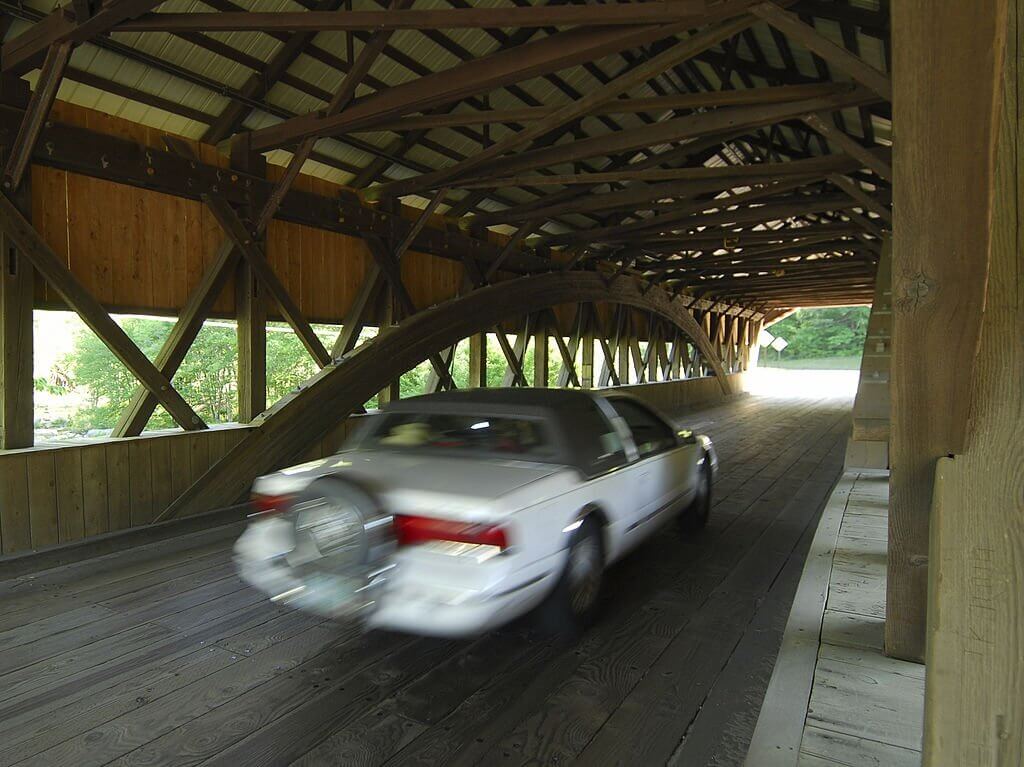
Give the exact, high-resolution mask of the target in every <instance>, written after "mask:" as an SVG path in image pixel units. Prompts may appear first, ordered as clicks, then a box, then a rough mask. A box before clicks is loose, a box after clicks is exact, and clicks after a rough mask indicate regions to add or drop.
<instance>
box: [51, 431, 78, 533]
mask: <svg viewBox="0 0 1024 767" xmlns="http://www.w3.org/2000/svg"><path fill="white" fill-rule="evenodd" d="M53 465H54V472H55V474H56V478H57V533H58V539H59V540H60V542H61V543H67V542H68V541H77V540H81V539H82V538H84V537H85V509H84V507H83V502H82V451H81V450H79V449H77V448H65V449H63V450H55V451H54V455H53Z"/></svg>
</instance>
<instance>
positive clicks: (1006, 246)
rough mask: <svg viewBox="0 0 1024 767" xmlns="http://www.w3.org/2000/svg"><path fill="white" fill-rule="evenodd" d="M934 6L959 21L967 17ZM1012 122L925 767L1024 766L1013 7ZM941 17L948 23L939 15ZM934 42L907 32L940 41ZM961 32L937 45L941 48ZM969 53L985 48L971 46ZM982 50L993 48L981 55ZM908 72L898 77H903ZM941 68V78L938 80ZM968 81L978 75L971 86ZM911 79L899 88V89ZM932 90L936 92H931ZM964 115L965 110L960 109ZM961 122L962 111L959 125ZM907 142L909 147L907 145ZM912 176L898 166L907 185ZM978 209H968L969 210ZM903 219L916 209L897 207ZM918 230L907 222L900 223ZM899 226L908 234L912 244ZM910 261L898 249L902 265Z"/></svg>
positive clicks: (940, 567) (932, 591) (1022, 377)
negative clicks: (907, 210) (906, 212)
mask: <svg viewBox="0 0 1024 767" xmlns="http://www.w3.org/2000/svg"><path fill="white" fill-rule="evenodd" d="M908 5H909V7H908V8H907V9H905V10H902V9H901V10H897V8H896V6H895V5H894V6H893V12H894V14H895V16H894V20H895V21H896V22H902V23H913V22H910V21H909V19H910V17H911V16H912V14H913V10H914V6H917V7H918V8H921V7H923V4H918V3H914V2H912V3H909V4H908ZM954 5H955V4H954V3H940V4H939V7H934V6H931V7H932V10H933V11H934V12H936V13H940V14H943V16H942V17H943V18H948V19H949V24H950V25H951V27H953V28H955V27H956V26H958V25H957V20H958V14H959V15H960V18H964V21H962V22H961V26H962V24H965V23H967V22H966V18H965V17H964V16H963V12H965V11H968V9H966V8H959V7H954ZM994 5H998V3H990V2H984V3H979V4H977V5H975V4H972V6H971V8H970V9H969V11H970V14H971V16H972V19H973V22H972V23H973V24H974V25H976V26H974V27H972V29H971V33H970V34H969V35H968V38H969V39H968V41H964V42H970V41H971V39H973V38H974V37H975V34H974V33H975V30H977V34H978V37H979V38H980V39H979V40H978V44H980V45H984V40H985V35H986V34H988V35H991V34H992V32H993V29H992V26H993V24H995V25H998V27H1003V25H1004V22H1003V21H1002V20H1001V19H1000V18H999V17H998V16H996V17H995V18H992V14H993V6H994ZM1009 5H1010V18H1009V23H1008V24H1007V25H1006V26H1008V28H1009V39H1008V40H1007V50H1006V57H1005V62H1006V63H1005V68H1006V75H1005V79H1004V81H1003V103H1002V118H1001V120H1000V125H999V128H1000V133H999V148H998V152H997V155H996V163H995V179H994V181H995V190H994V192H995V194H994V200H993V202H994V208H993V216H992V229H991V231H992V250H991V256H990V265H989V278H988V289H987V292H986V298H985V313H984V317H983V318H982V325H981V335H980V339H979V340H980V345H979V347H978V356H977V361H976V363H975V364H973V365H971V366H970V367H968V368H966V369H963V368H955V369H954V370H953V371H951V372H954V373H956V374H958V375H960V376H963V377H964V378H966V379H967V383H968V384H969V385H970V388H969V391H970V392H971V395H972V398H971V403H970V404H971V424H972V428H971V433H970V438H969V440H968V441H967V444H966V445H965V446H964V448H963V449H962V450H958V451H957V453H956V455H954V456H953V457H941V458H939V459H938V465H937V468H936V474H935V485H934V498H933V503H932V508H931V540H930V546H929V557H930V563H929V567H928V581H929V583H928V642H927V661H926V669H927V675H926V678H925V701H924V739H923V764H924V766H925V767H945V766H946V765H958V766H959V765H984V766H985V767H989V766H990V765H991V767H1002V766H1003V765H1006V766H1007V767H1009V765H1020V764H1024V676H1022V673H1024V668H1022V664H1021V657H1022V656H1024V580H1022V575H1024V571H1022V569H1021V565H1022V562H1024V558H1022V553H1024V528H1022V526H1021V519H1022V514H1021V512H1022V494H1021V490H1022V486H1021V467H1022V466H1024V440H1022V439H1021V435H1022V434H1024V344H1022V342H1021V339H1022V338H1024V292H1022V290H1021V275H1024V250H1022V249H1021V247H1020V233H1021V232H1022V231H1024V211H1022V209H1021V205H1020V200H1021V199H1022V198H1021V195H1022V194H1024V171H1022V168H1021V165H1020V157H1021V154H1020V148H1021V146H1024V119H1022V117H1021V112H1020V107H1021V104H1020V101H1019V98H1020V97H1019V93H1020V88H1021V85H1022V84H1024V66H1022V64H1021V56H1022V55H1024V3H1022V2H1021V1H1020V0H1013V1H1012V2H1010V4H1009ZM935 21H938V18H936V19H935ZM931 26H933V24H931V23H929V24H925V25H924V28H923V29H921V31H920V33H918V32H917V31H916V30H913V31H911V30H905V31H904V32H903V34H908V33H909V34H913V35H914V37H918V36H920V37H922V38H923V39H922V42H928V41H929V40H930V38H929V37H927V36H926V35H928V31H929V28H930V27H931ZM953 35H954V32H953V29H951V30H950V35H949V36H943V38H942V39H940V40H934V41H933V42H932V43H931V44H932V46H934V47H933V49H934V50H941V46H942V45H943V44H945V42H946V41H947V40H952V39H959V40H960V41H963V36H962V35H958V36H956V38H954V36H953ZM965 50H966V51H973V50H976V49H975V48H974V47H973V46H968V47H967V48H966V49H965ZM977 53H978V54H979V55H983V54H987V51H977ZM898 71H899V69H897V72H898ZM940 77H941V74H940V73H936V82H941V80H940V79H939V78H940ZM967 77H968V73H966V72H965V73H964V78H965V79H966V78H967ZM900 88H901V83H900V82H899V81H897V91H898V92H902V91H900ZM922 95H923V94H922ZM954 114H958V113H954ZM953 116H954V115H953V114H951V115H950V117H953ZM900 140H901V141H902V140H903V139H902V138H901V139H900ZM900 172H901V168H900V165H899V163H897V178H902V176H901V175H900ZM966 213H967V211H965V214H966ZM897 215H900V216H902V210H901V209H900V208H897ZM904 225H905V223H904V222H903V221H902V219H901V221H900V226H899V228H902V227H903V226H904ZM899 228H897V229H896V230H895V232H894V233H895V235H896V237H902V236H903V235H902V234H900V231H899ZM895 256H896V254H895V252H894V257H895Z"/></svg>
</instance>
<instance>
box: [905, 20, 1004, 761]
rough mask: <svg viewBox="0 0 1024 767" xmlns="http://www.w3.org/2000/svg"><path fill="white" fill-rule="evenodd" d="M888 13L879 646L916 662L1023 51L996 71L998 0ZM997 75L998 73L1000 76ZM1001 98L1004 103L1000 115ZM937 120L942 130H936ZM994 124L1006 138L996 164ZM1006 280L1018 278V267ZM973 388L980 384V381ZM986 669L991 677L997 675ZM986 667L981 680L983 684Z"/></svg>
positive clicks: (985, 480)
mask: <svg viewBox="0 0 1024 767" xmlns="http://www.w3.org/2000/svg"><path fill="white" fill-rule="evenodd" d="M1016 6H1017V3H1016V1H1015V2H1014V7H1015V8H1016ZM926 7H927V10H926ZM893 13H894V23H893V35H894V40H893V56H894V60H893V71H894V72H895V73H896V82H895V93H896V96H895V99H894V104H893V121H894V123H896V124H898V125H899V143H898V144H897V145H896V147H895V149H896V151H895V154H894V158H893V159H894V162H895V166H894V170H895V171H896V178H895V182H894V184H893V194H894V199H893V208H894V210H895V211H897V215H898V225H897V226H895V227H894V228H893V244H892V267H893V296H892V297H893V355H892V392H893V409H892V413H893V419H892V447H891V451H890V464H891V477H890V486H891V496H890V497H891V503H890V511H889V534H890V540H889V559H888V563H889V571H888V586H887V595H886V596H887V599H886V626H885V628H886V631H885V647H886V652H887V653H888V654H890V655H893V656H895V657H898V658H905V659H909V660H918V661H921V660H923V659H924V653H925V645H926V631H925V620H926V604H927V591H928V589H927V584H928V569H929V517H930V512H931V505H932V487H933V483H934V477H935V466H936V461H937V460H938V459H939V458H940V457H942V456H948V455H956V454H960V453H963V452H964V451H965V450H967V449H969V448H970V447H971V445H972V440H971V417H972V414H973V413H974V406H973V399H974V398H973V389H972V386H973V382H972V378H976V377H977V375H976V374H977V372H978V371H979V367H978V359H977V357H978V348H979V341H980V338H981V328H982V325H983V318H984V317H986V316H988V311H989V310H988V308H987V307H986V296H987V286H988V276H989V260H990V252H991V250H992V246H993V242H994V240H993V211H994V208H995V206H994V201H995V199H996V195H995V189H996V179H997V178H998V179H1002V180H1003V181H1004V183H1005V184H1006V185H1007V186H1005V187H1001V188H1000V197H999V204H1000V205H1005V206H1007V207H1006V208H1003V209H1002V214H1001V215H1002V216H1004V217H1002V218H1000V228H999V229H998V230H996V231H997V236H998V238H999V239H998V242H999V243H1000V247H1008V248H1012V249H1013V250H1014V252H1016V248H1017V247H1018V242H1017V239H1016V238H1017V231H1018V220H1017V213H1016V210H1017V208H1016V206H1017V200H1018V184H1017V180H1016V174H1017V173H1018V172H1019V170H1018V165H1017V157H1018V151H1019V150H1018V144H1017V140H1018V139H1019V137H1020V133H1019V127H1018V125H1017V115H1018V114H1019V108H1018V104H1017V102H1016V99H1015V96H1016V93H1017V91H1018V88H1019V85H1020V79H1019V76H1018V75H1017V61H1018V57H1019V55H1020V51H1019V31H1018V32H1017V35H1016V39H1015V40H1014V43H1013V45H1014V48H1013V49H1012V50H1013V51H1014V53H1013V55H1011V56H1007V57H1006V58H1005V60H1006V62H1007V69H1005V70H1004V67H1003V62H1004V51H1005V48H1006V34H1007V29H1008V27H1009V24H1008V23H1007V19H1008V16H1007V2H1006V0H990V1H987V2H980V3H972V4H971V5H970V6H969V7H967V6H961V5H958V4H957V3H955V2H949V1H943V2H939V3H937V4H936V3H927V4H926V3H923V2H920V1H919V0H909V1H908V2H903V3H897V4H896V5H894V6H893ZM922 13H924V15H920V14H922ZM1018 14H1019V9H1018V10H1016V11H1015V13H1014V17H1013V19H1012V21H1013V23H1014V25H1015V26H1014V28H1015V29H1017V27H1016V24H1017V23H1019V22H1018V21H1017V16H1018ZM950 46H955V50H956V55H955V56H949V55H948V53H949V51H950V50H952V49H951V48H950ZM1004 72H1005V73H1007V75H1008V79H1007V81H1006V84H1005V85H1003V76H1004ZM1010 73H1012V74H1010ZM1004 94H1005V98H1007V99H1008V100H1007V101H1006V102H1005V103H1006V104H1007V107H1006V109H1007V111H1006V113H1005V118H1003V111H1002V110H1003V109H1004V107H1003V104H1004ZM1001 118H1002V126H1000V119H1001ZM937 125H942V126H943V129H942V130H936V126H937ZM1000 128H1002V133H1003V136H1004V137H1005V138H1006V143H1004V144H1002V147H1001V150H1000V158H1001V162H1000V163H999V164H998V165H997V163H996V146H997V139H998V137H999V133H1000ZM1006 174H1010V175H1009V176H1007V175H1006ZM1007 215H1008V216H1009V218H1006V217H1005V216H1007ZM1002 268H1008V267H1005V266H1004V267H1002ZM1016 279H1017V280H1018V282H1019V275H1018V276H1017V277H1016ZM1018 294H1019V286H1018ZM997 311H998V310H997ZM1002 364H1003V363H997V364H996V365H995V366H994V367H993V366H992V365H991V363H990V364H989V365H988V366H986V367H985V368H983V370H984V371H985V374H984V375H985V376H993V377H998V376H1000V375H1004V374H1003V373H1002V372H1001V371H1003V370H1008V368H1001V367H1000V365H1002ZM972 372H973V373H975V375H973V376H972ZM981 385H982V386H983V387H987V386H990V385H991V380H989V381H984V380H983V381H982V383H981ZM1002 391H1005V392H1006V394H1005V395H1004V396H1013V397H1016V398H1017V400H1018V402H1019V396H1020V392H1019V391H1017V392H1014V393H1013V394H1012V395H1011V394H1010V393H1009V390H1002ZM989 459H990V460H991V461H992V462H993V464H990V465H996V463H995V462H997V461H998V460H1000V458H999V457H997V456H996V455H992V456H990V457H989ZM972 480H973V481H974V482H975V483H976V486H977V488H978V489H979V492H983V491H984V489H985V487H986V486H987V485H990V484H991V483H994V482H996V481H998V480H997V479H996V477H995V475H992V476H991V477H989V475H988V474H987V473H986V474H983V475H980V476H978V477H974V478H972ZM965 520H966V517H965ZM965 534H966V528H965ZM999 545H1002V544H1001V543H1000V544H999ZM973 551H974V552H975V554H976V555H977V556H987V554H980V553H979V552H981V551H982V549H980V548H974V549H973ZM979 562H980V560H979ZM987 566H988V565H986V567H987ZM985 572H986V573H988V572H989V571H988V570H985ZM985 577H988V576H987V575H986V576H985ZM993 577H995V574H994V573H993ZM993 593H994V592H993ZM964 651H965V652H966V651H967V650H966V649H965V650H964ZM992 671H993V672H994V674H995V675H996V676H997V675H998V674H1000V673H1003V672H1000V671H997V670H995V669H992ZM996 676H993V677H991V678H992V680H993V681H995V680H996ZM981 682H982V680H980V679H979V680H972V682H971V684H972V685H973V684H976V683H981ZM972 689H973V688H972ZM977 689H978V690H979V693H978V694H976V695H972V696H971V698H970V700H965V701H964V705H965V706H969V707H980V706H982V705H984V703H983V697H984V695H987V694H988V691H987V690H986V691H985V692H981V691H982V690H983V689H984V687H979V688H977ZM957 694H958V695H959V694H962V693H957ZM1006 726H1010V727H1015V728H1016V731H1017V733H1018V734H1019V723H1018V722H1014V723H1013V724H1008V725H1006ZM996 730H998V726H997V725H994V724H991V723H990V724H989V727H988V729H987V730H986V731H985V733H972V734H971V736H970V739H969V740H965V741H963V742H961V743H959V744H958V745H957V748H958V749H961V748H968V747H970V748H973V744H974V743H975V742H978V741H977V740H976V739H977V738H985V739H986V740H987V741H988V743H989V744H990V747H991V749H992V750H991V751H989V752H988V753H991V754H993V755H994V754H995V753H996V751H997V750H998V751H1000V752H1003V753H1005V752H1004V751H1003V749H1004V748H1005V747H1006V744H1007V741H1004V740H1002V739H1001V738H1000V739H999V740H996V737H997V736H996ZM1019 744H1020V738H1019V737H1018V738H1017V743H1016V745H1017V747H1019ZM964 753H967V752H966V751H960V750H958V751H957V752H956V755H955V756H954V755H953V754H950V755H949V756H948V758H947V757H946V755H942V756H941V757H940V758H939V759H938V761H935V762H933V763H935V764H937V763H939V762H941V763H943V764H950V763H956V762H957V761H962V760H963V757H962V754H964ZM971 753H972V754H976V755H977V756H974V755H972V756H971V757H969V759H968V761H973V762H974V763H978V764H981V763H984V762H985V761H986V759H987V757H982V756H981V752H980V751H972V752H971ZM993 758H995V757H994V756H993ZM998 759H999V760H1003V757H1002V756H1000V757H999V758H998ZM1004 761H1005V760H1004ZM1009 761H1010V762H1012V761H1013V759H1009Z"/></svg>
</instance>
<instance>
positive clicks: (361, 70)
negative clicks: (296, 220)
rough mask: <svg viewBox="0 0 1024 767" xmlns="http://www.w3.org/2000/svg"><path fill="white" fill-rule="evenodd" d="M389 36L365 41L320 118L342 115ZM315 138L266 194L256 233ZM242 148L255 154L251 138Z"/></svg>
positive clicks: (406, 0)
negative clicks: (244, 147) (268, 193)
mask: <svg viewBox="0 0 1024 767" xmlns="http://www.w3.org/2000/svg"><path fill="white" fill-rule="evenodd" d="M410 5H412V0H392V4H391V7H392V9H393V10H396V11H402V12H404V11H405V10H406V9H407V8H408V7H409V6H410ZM391 34H392V33H391V32H390V31H386V30H382V31H380V32H377V33H376V34H375V35H373V37H371V38H370V39H369V41H367V43H366V44H365V45H364V46H363V48H362V50H360V51H359V56H358V58H356V60H355V62H354V63H353V64H352V67H351V69H349V72H348V74H347V75H346V76H345V79H344V80H342V81H341V85H340V86H339V87H338V90H337V91H335V93H334V96H333V97H332V98H331V100H330V103H328V105H327V108H326V109H325V110H324V111H323V112H322V113H321V114H322V115H323V117H324V118H330V117H334V116H336V115H338V114H341V113H342V112H344V111H345V110H346V109H347V108H348V107H349V105H350V104H351V103H352V100H353V99H354V98H355V96H356V89H357V88H358V87H359V85H360V83H362V81H363V80H364V79H365V78H366V76H367V75H368V74H369V72H370V68H371V67H372V66H373V63H374V62H375V61H376V60H377V58H378V57H379V56H380V54H381V53H382V52H383V50H384V48H385V47H386V46H387V43H388V40H389V39H390V38H391ZM316 139H317V137H316V136H306V137H304V138H303V139H302V141H300V142H299V146H298V148H297V149H296V150H295V151H294V152H293V153H292V157H291V159H290V160H289V161H288V167H287V168H286V169H285V172H284V175H282V176H281V178H280V180H279V181H278V182H277V186H276V187H275V188H274V189H273V191H272V192H271V193H270V196H269V197H268V198H267V201H266V203H265V204H264V206H263V210H262V212H261V213H260V215H259V218H258V219H257V220H256V231H257V232H261V233H262V232H264V231H266V228H267V226H269V224H270V220H271V219H272V218H273V217H274V216H275V215H276V214H277V210H278V208H279V207H280V206H281V202H282V201H283V200H284V198H285V196H286V195H287V194H288V192H289V191H290V190H291V188H292V186H293V185H294V184H295V179H296V178H298V176H299V172H300V171H301V170H302V166H303V165H305V164H306V160H308V159H309V158H310V157H311V156H312V154H313V147H314V146H315V145H316ZM241 140H242V141H244V143H245V146H246V148H247V150H248V151H249V152H256V151H258V149H257V147H255V146H254V134H251V133H248V134H245V135H244V136H243V137H242V138H241Z"/></svg>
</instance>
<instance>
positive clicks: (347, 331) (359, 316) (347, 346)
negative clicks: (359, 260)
mask: <svg viewBox="0 0 1024 767" xmlns="http://www.w3.org/2000/svg"><path fill="white" fill-rule="evenodd" d="M386 284H387V278H386V277H385V276H384V272H383V271H381V268H380V266H378V265H377V263H376V262H374V263H372V264H370V265H369V266H367V268H366V273H365V274H364V275H363V282H362V285H360V286H359V292H358V293H356V296H355V298H354V299H352V305H351V306H350V307H349V310H348V314H346V315H345V320H344V322H343V323H342V325H341V330H340V331H339V333H338V338H337V340H335V342H334V347H333V348H332V349H331V357H332V358H334V359H336V360H337V359H341V358H342V357H343V356H345V355H346V354H348V353H349V352H350V351H352V350H353V349H354V348H355V347H356V344H357V343H358V341H359V335H360V334H361V333H362V331H363V328H365V327H366V326H367V325H368V324H369V323H370V318H371V316H372V314H373V311H374V307H375V306H376V303H377V298H378V296H379V295H380V293H381V291H382V290H383V289H384V286H385V285H386Z"/></svg>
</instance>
